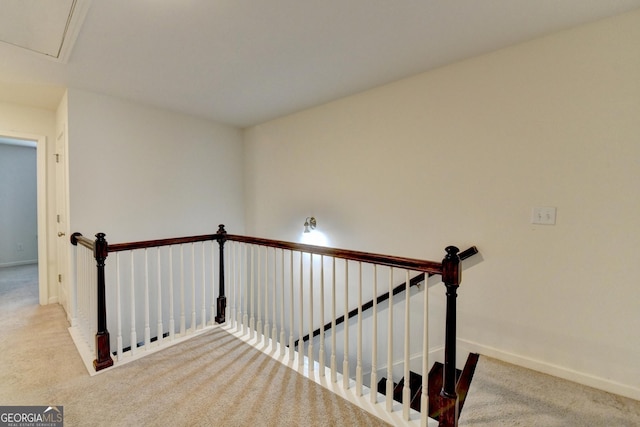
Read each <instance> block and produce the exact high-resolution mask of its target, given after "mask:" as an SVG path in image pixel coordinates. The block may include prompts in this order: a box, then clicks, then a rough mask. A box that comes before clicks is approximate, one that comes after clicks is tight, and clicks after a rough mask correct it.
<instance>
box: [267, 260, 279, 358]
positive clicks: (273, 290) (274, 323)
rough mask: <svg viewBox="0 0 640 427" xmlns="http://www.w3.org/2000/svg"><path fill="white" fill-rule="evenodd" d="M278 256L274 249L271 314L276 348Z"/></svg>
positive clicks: (272, 339) (272, 332)
mask: <svg viewBox="0 0 640 427" xmlns="http://www.w3.org/2000/svg"><path fill="white" fill-rule="evenodd" d="M267 255H268V253H267ZM277 255H278V253H277V251H276V249H275V248H274V249H273V267H272V268H271V270H273V282H272V284H271V292H272V294H271V306H272V307H271V313H273V314H272V316H273V326H272V328H271V345H272V346H275V345H276V342H277V341H278V339H277V338H278V322H277V320H276V319H277V314H276V313H277V312H276V297H277V295H276V289H277V287H276V283H277V282H276V270H277V267H276V264H277V258H278V256H277ZM268 259H269V257H268V256H267V260H268ZM280 311H282V310H280ZM281 324H282V323H281ZM272 348H274V349H275V347H272Z"/></svg>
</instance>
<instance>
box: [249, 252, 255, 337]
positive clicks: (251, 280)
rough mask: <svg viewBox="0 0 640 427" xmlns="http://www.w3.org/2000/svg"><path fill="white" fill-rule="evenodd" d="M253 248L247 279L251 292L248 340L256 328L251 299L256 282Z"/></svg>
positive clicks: (253, 306)
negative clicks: (249, 275) (249, 274)
mask: <svg viewBox="0 0 640 427" xmlns="http://www.w3.org/2000/svg"><path fill="white" fill-rule="evenodd" d="M253 261H254V246H253V245H251V264H250V265H249V268H250V269H251V277H250V278H249V286H250V291H251V304H250V305H251V317H250V319H249V339H253V337H254V336H255V335H254V333H255V326H256V320H255V317H254V315H253V313H254V309H255V304H254V299H253V294H254V292H253V287H254V282H255V280H256V275H255V270H254V263H253Z"/></svg>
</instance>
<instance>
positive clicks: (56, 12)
mask: <svg viewBox="0 0 640 427" xmlns="http://www.w3.org/2000/svg"><path fill="white" fill-rule="evenodd" d="M90 3H91V0H56V1H42V0H20V1H15V0H0V10H2V13H1V14H0V42H3V43H7V44H10V45H13V46H16V47H19V48H22V49H26V50H28V51H30V52H33V53H36V54H40V55H44V56H46V57H47V58H49V59H52V60H54V61H58V62H67V60H68V59H69V56H70V55H71V49H72V48H73V44H74V42H75V40H76V38H77V36H78V33H79V32H80V27H81V26H82V22H83V21H84V17H85V15H86V13H87V10H88V9H89V5H90Z"/></svg>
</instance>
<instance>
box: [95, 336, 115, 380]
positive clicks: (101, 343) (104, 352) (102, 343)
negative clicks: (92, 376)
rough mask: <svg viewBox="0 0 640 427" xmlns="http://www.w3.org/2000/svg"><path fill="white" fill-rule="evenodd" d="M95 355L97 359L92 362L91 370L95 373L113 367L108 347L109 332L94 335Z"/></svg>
mask: <svg viewBox="0 0 640 427" xmlns="http://www.w3.org/2000/svg"><path fill="white" fill-rule="evenodd" d="M96 354H97V356H98V358H97V359H96V360H94V361H93V368H94V369H95V370H96V372H97V371H101V370H103V369H106V368H108V367H110V366H113V359H112V358H111V353H110V346H109V332H105V333H100V332H98V333H97V334H96Z"/></svg>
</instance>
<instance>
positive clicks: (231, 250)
mask: <svg viewBox="0 0 640 427" xmlns="http://www.w3.org/2000/svg"><path fill="white" fill-rule="evenodd" d="M227 252H228V257H229V268H230V270H231V271H230V272H228V273H227V274H229V276H230V277H229V280H230V283H231V286H229V293H230V294H231V304H230V307H231V310H230V312H229V328H233V327H234V326H235V324H236V308H237V307H236V304H237V303H238V288H237V286H238V282H237V280H236V278H237V276H236V273H237V271H236V261H237V259H236V252H235V244H234V242H232V241H229V242H228V243H227ZM212 282H214V283H215V279H214V278H212ZM213 289H214V290H215V288H213Z"/></svg>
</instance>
